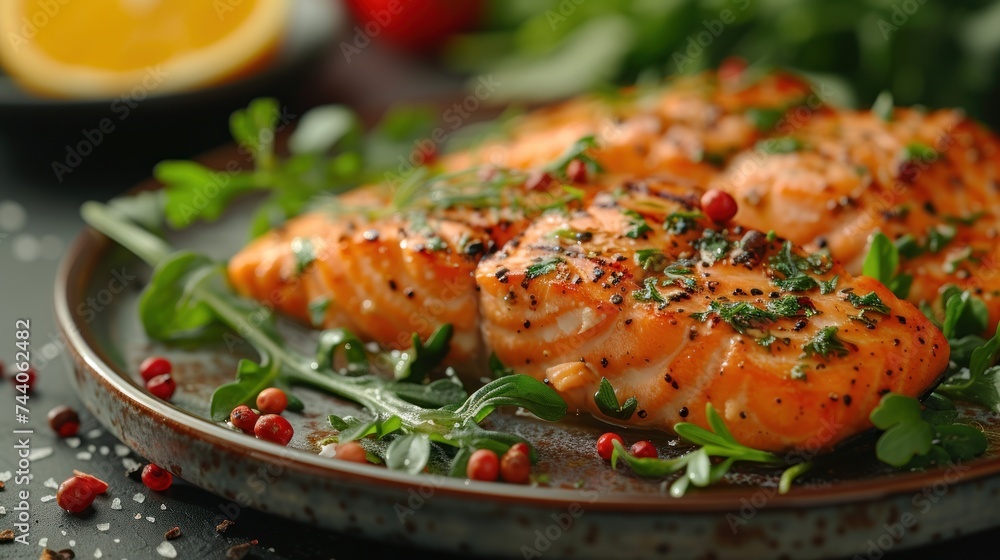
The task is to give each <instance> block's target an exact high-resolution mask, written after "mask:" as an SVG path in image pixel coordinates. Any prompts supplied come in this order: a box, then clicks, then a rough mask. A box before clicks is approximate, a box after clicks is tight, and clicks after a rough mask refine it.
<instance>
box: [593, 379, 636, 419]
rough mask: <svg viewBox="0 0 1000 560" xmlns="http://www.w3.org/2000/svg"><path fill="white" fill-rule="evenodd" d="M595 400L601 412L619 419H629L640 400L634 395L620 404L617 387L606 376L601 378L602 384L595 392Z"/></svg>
mask: <svg viewBox="0 0 1000 560" xmlns="http://www.w3.org/2000/svg"><path fill="white" fill-rule="evenodd" d="M594 402H595V403H597V408H598V409H599V410H600V411H601V414H603V415H605V416H608V417H609V418H615V419H617V420H628V419H629V418H631V417H632V415H633V414H635V409H636V407H638V406H639V401H637V400H636V398H635V397H634V396H632V397H629V398H627V399H625V402H624V403H621V404H619V403H618V395H616V394H615V388H614V387H612V386H611V382H610V381H608V379H607V378H606V377H602V378H601V384H600V385H599V386H598V389H597V393H595V394H594Z"/></svg>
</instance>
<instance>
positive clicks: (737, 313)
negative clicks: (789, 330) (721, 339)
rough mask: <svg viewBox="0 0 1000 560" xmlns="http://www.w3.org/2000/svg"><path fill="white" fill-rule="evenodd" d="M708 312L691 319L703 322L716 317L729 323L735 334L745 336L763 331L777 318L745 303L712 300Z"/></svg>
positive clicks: (773, 314) (694, 314)
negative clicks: (713, 316) (748, 333)
mask: <svg viewBox="0 0 1000 560" xmlns="http://www.w3.org/2000/svg"><path fill="white" fill-rule="evenodd" d="M708 306H709V307H708V310H707V311H702V312H699V313H692V314H691V317H693V318H695V319H697V320H699V321H702V322H704V321H705V320H706V319H708V317H709V316H710V315H713V314H714V315H718V316H719V318H720V319H722V320H723V321H725V322H727V323H729V325H730V326H731V327H733V329H735V330H736V332H738V333H740V334H746V333H747V331H749V330H751V329H756V330H763V327H764V326H765V325H766V324H767V323H770V322H773V321H774V320H776V319H777V318H778V314H776V313H773V312H771V311H767V310H764V309H761V308H759V307H757V306H755V305H753V304H751V303H748V302H745V301H734V302H721V301H719V300H712V302H711V303H710V304H708Z"/></svg>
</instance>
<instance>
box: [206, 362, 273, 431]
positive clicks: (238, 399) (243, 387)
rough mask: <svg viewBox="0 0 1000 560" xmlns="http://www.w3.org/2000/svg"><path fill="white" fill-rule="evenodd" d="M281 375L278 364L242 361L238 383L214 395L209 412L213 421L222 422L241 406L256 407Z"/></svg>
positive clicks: (228, 384)
mask: <svg viewBox="0 0 1000 560" xmlns="http://www.w3.org/2000/svg"><path fill="white" fill-rule="evenodd" d="M280 373H281V371H280V367H279V366H278V364H277V363H275V362H271V363H269V364H256V363H254V362H253V361H251V360H240V362H239V364H238V365H237V366H236V381H234V382H232V383H226V384H225V385H222V386H220V387H219V388H217V389H216V390H215V392H213V393H212V402H211V404H210V405H209V411H210V414H211V416H212V420H215V421H216V422H221V421H223V420H225V419H226V418H229V413H230V412H232V410H233V409H234V408H236V407H237V406H239V405H241V404H245V405H247V406H251V407H256V405H255V403H256V401H257V395H259V394H260V392H261V391H263V390H264V389H267V388H268V387H272V386H274V382H275V381H276V380H277V379H278V375H279V374H280Z"/></svg>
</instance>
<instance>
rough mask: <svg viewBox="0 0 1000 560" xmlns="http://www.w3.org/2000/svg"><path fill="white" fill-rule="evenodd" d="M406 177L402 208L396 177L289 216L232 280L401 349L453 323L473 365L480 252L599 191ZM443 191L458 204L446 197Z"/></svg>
mask: <svg viewBox="0 0 1000 560" xmlns="http://www.w3.org/2000/svg"><path fill="white" fill-rule="evenodd" d="M470 181H472V184H473V186H474V188H473V189H472V190H470V189H468V186H469V184H470V183H469V182H470ZM408 189H413V190H414V192H413V194H412V196H410V197H408V199H407V200H406V201H405V205H406V207H405V208H394V205H397V206H398V205H401V204H403V202H402V201H400V200H398V198H399V192H396V193H395V197H396V200H395V201H394V200H393V197H394V195H393V193H392V192H391V191H392V189H386V188H384V187H383V186H371V187H365V188H361V189H357V190H355V191H351V192H350V193H347V194H345V195H342V196H340V197H338V198H337V199H336V201H335V202H334V203H333V204H332V205H329V206H328V207H325V208H321V209H319V210H317V211H314V212H310V213H308V214H305V215H302V216H299V217H298V218H296V219H293V220H291V221H289V222H288V223H287V224H285V225H284V226H283V227H281V228H278V229H275V230H273V231H271V232H269V233H267V234H265V235H264V236H262V237H260V238H258V239H256V240H254V241H253V242H251V243H250V244H249V245H248V246H247V247H245V248H244V249H243V250H242V251H240V252H239V253H238V254H236V255H235V256H234V257H233V258H232V259H231V260H230V261H229V264H228V275H229V279H230V282H231V283H232V285H233V286H234V287H235V289H236V290H237V292H239V293H240V294H243V295H246V296H249V297H252V298H255V299H258V300H261V301H264V302H265V303H267V304H268V305H269V306H270V307H272V308H274V309H277V310H278V311H280V312H282V313H285V314H287V315H290V316H292V317H295V318H297V319H299V320H301V321H303V322H306V323H308V324H311V325H313V326H315V327H324V328H328V327H345V328H348V329H351V330H352V331H354V332H355V334H357V335H358V336H360V337H362V338H363V339H365V340H371V341H376V342H379V343H380V344H382V345H384V346H387V347H390V348H394V349H405V348H409V347H410V345H411V340H410V338H411V335H412V334H413V333H417V334H419V335H420V336H421V337H422V338H424V339H426V338H427V337H429V336H430V335H431V333H432V332H433V331H434V330H435V329H436V328H437V327H439V326H441V325H443V324H446V323H447V324H451V325H452V326H453V328H454V335H453V338H452V341H451V346H452V349H451V353H450V358H451V361H452V362H453V363H455V364H456V366H461V365H463V364H464V365H468V364H467V363H466V362H469V361H476V360H477V359H478V358H480V357H481V352H480V347H481V343H480V340H481V339H480V335H479V322H478V318H479V309H478V303H477V297H476V290H477V288H476V284H475V279H474V272H475V268H476V264H477V263H478V261H479V259H480V258H481V257H482V256H483V255H484V254H486V253H488V252H492V251H494V250H495V249H496V248H499V247H501V246H503V245H504V244H505V243H507V242H508V241H509V240H510V239H512V238H514V237H515V236H516V235H518V234H520V233H521V232H522V231H523V230H524V229H525V228H526V227H527V226H528V225H529V224H530V220H531V219H532V218H534V217H536V216H538V215H540V214H541V213H542V212H544V211H546V210H547V209H548V208H550V207H561V208H572V207H579V206H580V205H581V204H583V203H585V201H586V200H588V199H589V197H590V196H592V193H593V192H596V188H595V187H585V188H579V189H577V188H575V187H566V186H564V185H562V184H560V183H559V182H558V181H555V180H552V179H544V180H539V178H538V176H532V175H527V174H525V173H521V172H517V171H509V170H502V169H497V168H487V169H484V170H477V171H475V172H472V171H470V172H466V173H458V174H456V175H455V176H453V177H452V178H451V179H450V180H441V179H427V180H426V181H425V182H423V183H421V184H419V185H416V184H410V185H399V186H397V190H408ZM447 197H450V198H453V199H456V200H461V201H462V205H451V204H438V203H439V202H440V199H444V198H447ZM477 201H478V202H477ZM478 204H483V205H484V206H483V207H479V206H477V205H478Z"/></svg>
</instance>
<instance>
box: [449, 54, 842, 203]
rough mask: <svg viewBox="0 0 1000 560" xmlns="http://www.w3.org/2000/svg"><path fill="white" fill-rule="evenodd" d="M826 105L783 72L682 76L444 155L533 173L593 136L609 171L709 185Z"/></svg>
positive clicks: (598, 98) (454, 162)
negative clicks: (765, 139)
mask: <svg viewBox="0 0 1000 560" xmlns="http://www.w3.org/2000/svg"><path fill="white" fill-rule="evenodd" d="M823 100H824V97H823V95H822V94H821V93H820V92H818V91H814V90H813V88H812V86H811V85H810V84H809V83H808V82H806V81H805V80H803V79H801V78H799V77H797V76H794V75H792V74H788V73H785V72H771V73H768V74H764V75H761V76H757V77H755V78H752V79H751V78H749V77H748V76H746V75H741V76H733V77H727V76H726V75H725V74H723V75H722V76H720V75H719V73H716V72H704V73H701V74H697V75H694V76H679V77H676V78H674V79H671V80H669V81H667V82H666V83H665V84H663V85H662V86H660V87H655V88H629V89H625V90H623V91H621V92H619V93H617V94H610V95H590V96H583V97H580V98H577V99H573V100H570V101H567V102H564V103H561V104H558V105H554V106H551V107H546V108H542V109H540V110H537V111H534V112H532V113H529V114H528V115H526V116H524V117H522V118H520V119H517V120H515V122H514V123H512V124H511V125H509V126H508V127H507V131H506V133H505V134H503V135H502V136H501V137H500V138H499V139H496V140H494V141H491V142H487V143H485V144H484V145H482V146H479V147H477V148H475V149H471V150H468V151H464V152H461V153H458V154H454V155H452V156H450V157H448V158H446V159H445V167H446V168H449V169H463V168H466V167H470V166H475V165H482V164H492V165H500V166H506V167H513V168H518V169H529V168H535V167H539V166H542V165H545V164H546V163H547V162H549V161H551V160H553V159H554V158H556V157H557V156H558V155H559V154H560V153H561V152H562V151H563V150H564V149H565V148H566V147H567V146H569V145H571V144H572V143H573V142H575V141H576V140H577V139H579V138H581V137H585V136H593V137H594V138H595V139H596V140H597V141H598V143H599V144H600V148H599V149H598V150H596V151H595V156H596V157H597V159H598V161H599V162H600V163H601V165H602V166H603V167H604V168H605V170H607V171H608V172H611V173H623V174H629V175H634V176H646V175H650V174H657V175H666V176H670V177H672V178H684V179H687V180H690V181H693V182H695V183H696V184H699V185H701V186H704V185H705V184H706V182H707V181H708V180H710V179H711V178H712V177H714V176H715V174H716V173H717V172H718V168H717V166H718V165H719V164H720V163H721V162H723V161H725V160H726V159H727V158H728V157H729V156H731V155H732V154H734V153H736V152H739V151H742V150H744V149H746V148H749V147H751V146H753V144H754V142H756V141H757V140H758V139H760V138H761V137H762V136H764V135H766V134H773V133H774V131H775V130H783V129H784V128H785V127H787V126H790V123H792V122H795V119H797V118H803V117H802V114H805V115H806V116H808V114H810V113H811V112H812V111H814V110H816V109H818V108H820V107H822V106H823ZM796 115H798V116H796Z"/></svg>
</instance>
